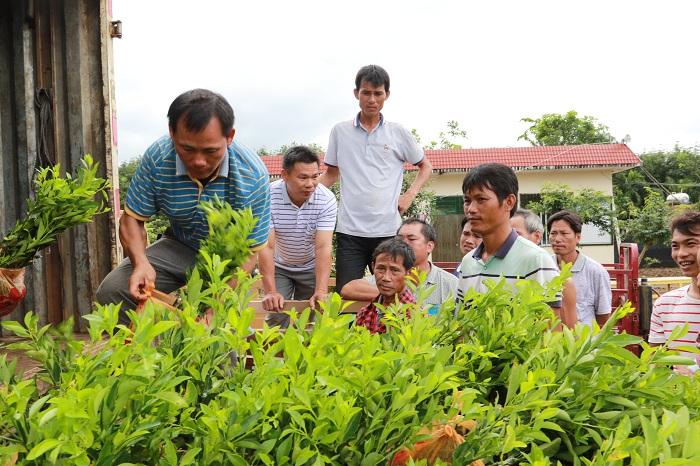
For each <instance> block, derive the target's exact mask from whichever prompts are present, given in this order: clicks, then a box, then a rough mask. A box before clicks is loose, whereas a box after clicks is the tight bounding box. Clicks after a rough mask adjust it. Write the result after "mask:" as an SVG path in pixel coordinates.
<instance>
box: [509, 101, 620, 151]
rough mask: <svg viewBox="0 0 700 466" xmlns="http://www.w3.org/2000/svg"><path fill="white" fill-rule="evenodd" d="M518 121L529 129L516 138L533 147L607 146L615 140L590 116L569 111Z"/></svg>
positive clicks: (606, 129) (603, 126) (605, 127)
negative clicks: (528, 125) (526, 124)
mask: <svg viewBox="0 0 700 466" xmlns="http://www.w3.org/2000/svg"><path fill="white" fill-rule="evenodd" d="M520 121H522V122H523V123H529V124H530V127H529V128H528V129H527V130H526V131H525V132H524V133H523V134H521V135H520V137H518V140H521V139H523V140H525V141H527V142H529V143H530V144H532V145H533V146H564V145H577V144H601V143H602V144H609V143H614V142H615V138H613V137H612V136H611V135H610V132H609V129H608V127H607V126H605V125H603V124H600V123H598V120H597V119H596V118H594V117H592V116H583V117H579V116H578V114H577V113H576V112H575V111H574V110H571V111H569V112H567V113H565V114H563V115H562V114H559V113H547V114H544V115H542V117H540V118H530V117H525V118H522V119H521V120H520Z"/></svg>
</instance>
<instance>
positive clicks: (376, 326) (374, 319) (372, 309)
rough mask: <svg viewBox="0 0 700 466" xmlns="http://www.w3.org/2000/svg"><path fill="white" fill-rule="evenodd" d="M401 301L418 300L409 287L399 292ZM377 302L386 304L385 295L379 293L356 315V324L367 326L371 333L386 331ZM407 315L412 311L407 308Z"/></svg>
mask: <svg viewBox="0 0 700 466" xmlns="http://www.w3.org/2000/svg"><path fill="white" fill-rule="evenodd" d="M399 302H400V303H401V304H414V303H415V302H416V298H415V297H414V296H413V293H411V290H409V289H408V287H406V288H404V289H403V291H402V292H401V293H400V294H399ZM377 303H378V304H382V305H384V297H383V296H381V295H379V296H378V297H377V298H375V300H374V301H373V302H372V303H370V304H368V305H367V306H365V307H363V308H362V309H360V312H358V313H357V316H356V317H355V325H361V326H363V327H366V328H367V329H368V330H369V331H370V333H386V325H384V323H383V322H382V320H381V317H380V316H379V309H377V306H375V304H377ZM406 316H407V317H409V318H410V317H411V312H410V311H409V310H408V309H406Z"/></svg>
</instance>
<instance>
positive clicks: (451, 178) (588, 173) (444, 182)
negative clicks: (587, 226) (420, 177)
mask: <svg viewBox="0 0 700 466" xmlns="http://www.w3.org/2000/svg"><path fill="white" fill-rule="evenodd" d="M613 172H614V170H613V169H612V168H609V169H586V168H582V169H572V170H529V171H520V172H516V173H517V176H518V184H519V186H520V188H519V191H520V193H521V194H538V193H539V192H540V191H541V189H542V186H543V185H544V184H545V183H547V182H550V183H560V184H565V185H568V186H570V187H571V188H572V189H574V190H578V189H582V188H590V189H595V190H598V191H602V192H603V193H605V194H607V195H610V196H612V175H613ZM464 176H465V173H464V172H459V173H433V174H432V175H431V177H430V182H429V184H428V189H431V190H432V191H434V192H435V194H436V195H438V196H461V195H462V181H463V180H464ZM545 249H547V250H548V251H550V252H551V249H550V248H548V247H545ZM581 249H582V251H583V253H584V254H586V255H587V256H589V257H591V258H592V259H594V260H596V261H598V262H600V263H603V264H609V263H612V262H613V260H614V257H615V256H614V246H613V245H591V246H583V247H582V248H581Z"/></svg>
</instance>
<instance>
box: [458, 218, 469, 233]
mask: <svg viewBox="0 0 700 466" xmlns="http://www.w3.org/2000/svg"><path fill="white" fill-rule="evenodd" d="M467 223H469V217H464V218H463V219H462V221H461V222H459V224H460V227H459V229H460V231H461V230H464V225H466V224H467Z"/></svg>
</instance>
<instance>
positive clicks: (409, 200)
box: [398, 191, 416, 215]
mask: <svg viewBox="0 0 700 466" xmlns="http://www.w3.org/2000/svg"><path fill="white" fill-rule="evenodd" d="M415 198H416V195H415V194H414V193H412V192H411V191H406V192H405V193H403V194H402V195H401V196H399V206H398V208H399V214H401V215H403V213H404V212H406V211H407V210H408V208H409V207H411V204H413V200H414V199H415Z"/></svg>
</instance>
